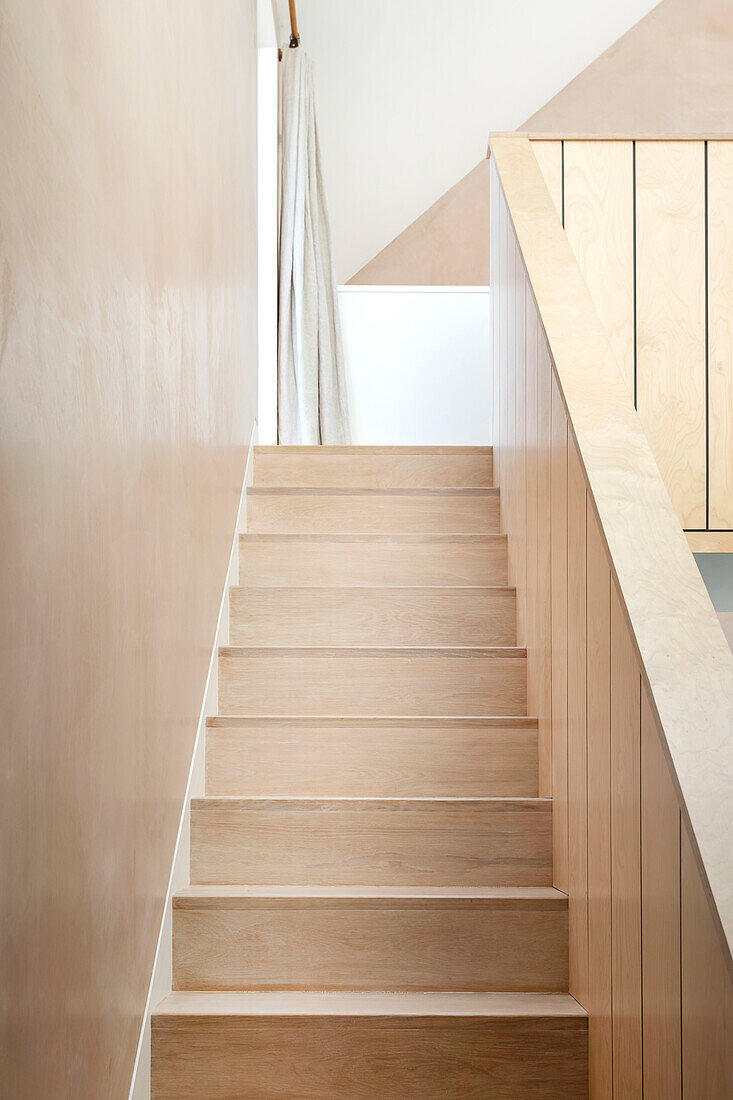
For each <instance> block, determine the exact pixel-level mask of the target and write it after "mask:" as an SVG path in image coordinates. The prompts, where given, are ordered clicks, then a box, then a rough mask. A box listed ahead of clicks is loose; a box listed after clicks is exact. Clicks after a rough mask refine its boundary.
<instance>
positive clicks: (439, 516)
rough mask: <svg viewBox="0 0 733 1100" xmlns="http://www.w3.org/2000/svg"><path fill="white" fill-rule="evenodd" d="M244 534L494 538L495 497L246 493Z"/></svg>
mask: <svg viewBox="0 0 733 1100" xmlns="http://www.w3.org/2000/svg"><path fill="white" fill-rule="evenodd" d="M247 530H248V531H252V532H253V533H262V534H277V533H280V534H288V533H291V534H321V533H322V534H329V533H330V534H337V533H338V534H367V533H369V532H385V533H387V532H404V533H406V534H411V533H412V534H419V533H424V534H437V533H445V534H449V533H454V532H465V533H466V534H498V531H499V497H498V495H497V494H495V493H492V492H488V493H483V492H476V493H470V494H469V495H467V496H462V495H454V494H442V493H430V494H426V495H424V496H423V495H418V496H412V495H402V494H401V493H390V494H388V495H387V496H380V495H378V494H368V493H367V494H363V495H362V494H359V493H353V494H350V493H343V494H342V493H338V494H334V495H331V494H319V493H313V494H310V493H307V492H304V493H284V494H281V493H266V492H262V493H249V494H248V497H247Z"/></svg>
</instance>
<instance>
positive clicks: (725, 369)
mask: <svg viewBox="0 0 733 1100" xmlns="http://www.w3.org/2000/svg"><path fill="white" fill-rule="evenodd" d="M708 326H709V335H708V340H709V351H708V355H709V374H708V386H709V404H708V408H709V418H710V440H709V464H710V516H709V525H710V527H711V528H712V529H714V530H730V529H732V528H733V141H710V142H708Z"/></svg>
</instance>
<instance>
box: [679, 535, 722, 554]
mask: <svg viewBox="0 0 733 1100" xmlns="http://www.w3.org/2000/svg"><path fill="white" fill-rule="evenodd" d="M685 534H686V536H687V544H688V546H689V548H690V551H691V552H692V553H693V554H733V531H686V532H685Z"/></svg>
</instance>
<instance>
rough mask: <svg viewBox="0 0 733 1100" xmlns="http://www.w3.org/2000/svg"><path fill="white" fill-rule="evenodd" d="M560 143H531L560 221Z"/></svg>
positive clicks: (561, 149) (561, 150) (561, 153)
mask: <svg viewBox="0 0 733 1100" xmlns="http://www.w3.org/2000/svg"><path fill="white" fill-rule="evenodd" d="M562 145H563V143H562V142H561V141H533V142H532V148H533V150H534V155H535V156H536V157H537V163H538V164H539V166H540V171H541V172H542V176H543V178H544V181H545V183H546V184H547V190H548V191H549V192H550V197H551V199H552V202H553V205H554V207H555V209H556V210H557V216H558V218H559V219H560V221H562V156H563V148H562Z"/></svg>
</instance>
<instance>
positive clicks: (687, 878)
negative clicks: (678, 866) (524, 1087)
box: [681, 826, 733, 1100]
mask: <svg viewBox="0 0 733 1100" xmlns="http://www.w3.org/2000/svg"><path fill="white" fill-rule="evenodd" d="M681 843H682V1094H683V1096H684V1097H685V1098H689V1097H698V1096H699V1097H708V1096H709V1097H711V1098H712V1097H715V1098H716V1100H718V1098H720V1100H731V1098H732V1097H733V980H732V979H731V970H730V959H729V958H726V954H725V952H724V949H723V947H722V944H721V940H720V936H719V932H718V928H717V926H716V923H715V921H714V919H713V915H712V913H711V911H710V904H709V901H708V897H707V893H706V890H705V885H704V883H703V880H702V876H701V874H700V870H699V867H698V865H697V859H696V857H695V854H694V851H693V848H692V844H691V843H690V839H689V836H688V834H687V828H686V826H685V827H683V829H682V842H681Z"/></svg>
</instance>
